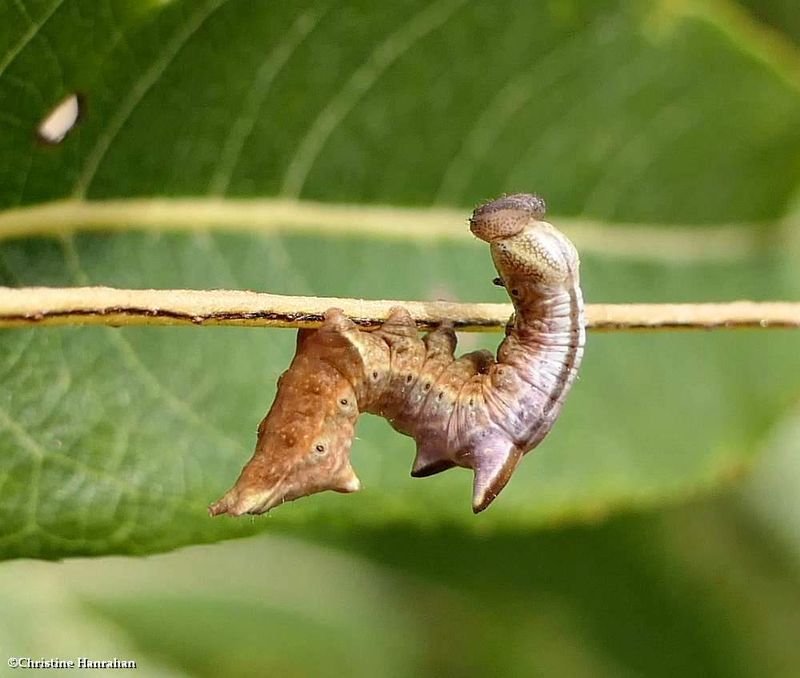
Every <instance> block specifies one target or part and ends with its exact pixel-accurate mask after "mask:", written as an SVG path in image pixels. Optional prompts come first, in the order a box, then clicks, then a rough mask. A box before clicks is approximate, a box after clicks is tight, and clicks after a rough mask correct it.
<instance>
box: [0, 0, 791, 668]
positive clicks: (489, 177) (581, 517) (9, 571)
mask: <svg viewBox="0 0 800 678" xmlns="http://www.w3.org/2000/svg"><path fill="white" fill-rule="evenodd" d="M798 7H800V6H798V5H797V3H796V2H794V1H791V0H767V1H766V2H755V1H753V2H750V1H749V0H747V1H745V0H741V1H739V2H737V1H735V0H707V1H701V0H696V1H692V0H682V1H681V0H661V1H656V0H636V1H634V0H629V1H627V2H626V1H624V0H613V1H612V0H598V1H597V2H588V1H584V2H579V1H577V0H573V1H570V0H548V1H542V2H522V1H521V0H520V1H513V0H509V1H508V2H499V3H479V2H467V1H466V0H439V1H437V2H430V3H426V2H397V3H391V4H389V5H386V6H384V5H380V4H377V3H371V2H366V1H364V2H350V3H337V2H317V1H309V2H297V3H283V4H281V3H267V2H248V1H247V0H173V1H163V0H150V1H147V2H145V1H136V2H134V1H132V0H130V1H126V0H105V1H104V2H101V3H98V2H96V1H95V0H13V1H11V0H10V1H8V2H5V3H3V4H2V5H0V104H2V105H0V284H3V285H10V286H22V285H36V284H39V285H59V286H61V285H76V284H81V285H82V284H108V285H115V286H120V287H189V288H201V289H207V288H236V289H257V290H265V291H271V292H276V293H285V294H315V295H325V296H337V295H338V296H354V297H371V298H408V299H412V298H413V299H458V300H464V301H466V300H470V301H499V300H502V299H503V293H502V290H498V289H495V288H493V287H492V285H491V284H490V280H491V278H492V277H493V271H492V267H491V262H490V260H489V257H488V255H487V252H486V251H485V248H484V246H483V245H482V244H480V243H476V242H474V240H473V239H472V238H471V237H470V236H469V234H468V232H467V230H466V224H465V218H466V216H467V215H468V214H469V211H470V210H471V208H472V206H473V205H474V204H475V203H476V202H478V201H480V200H483V199H486V198H491V197H494V196H496V195H498V194H500V193H503V192H513V191H535V192H539V193H541V194H542V195H543V196H544V197H545V198H546V199H547V201H548V203H549V205H550V216H551V220H552V221H553V222H554V223H555V224H556V225H558V226H560V227H562V228H563V229H564V230H565V231H566V232H567V233H568V234H570V235H572V236H573V237H574V239H575V241H576V244H577V245H578V248H579V250H580V251H581V256H582V262H583V263H582V276H583V284H584V291H585V296H586V298H587V300H588V301H590V302H644V301H651V302H664V301H683V302H691V301H697V302H700V301H724V300H733V299H755V300H767V299H788V300H791V299H798V298H800V274H798V270H797V265H796V262H797V257H798V254H800V244H799V243H800V239H798V237H797V233H796V224H797V217H798V185H799V184H800V44H799V43H800V9H798ZM75 92H77V93H80V94H81V97H82V98H81V101H82V109H83V110H82V115H81V118H80V120H79V122H78V124H77V125H76V126H75V128H74V129H73V130H72V131H71V132H70V133H69V134H68V135H67V137H66V138H65V139H64V141H63V142H62V143H60V144H58V145H54V146H47V145H45V144H43V143H42V142H41V141H38V140H37V138H36V130H37V127H38V125H39V123H40V122H41V121H42V120H43V119H44V118H45V117H46V115H47V113H48V111H50V110H51V109H52V108H53V107H54V106H55V105H56V104H57V103H58V102H59V101H61V100H62V99H63V98H64V97H65V96H68V95H70V94H72V93H75ZM173 199H184V200H186V201H187V202H184V203H180V205H183V206H184V207H180V206H179V204H178V203H177V202H172V203H170V204H171V205H173V208H174V209H176V210H178V211H180V210H181V209H185V214H184V215H183V216H182V220H181V223H182V225H181V227H180V228H176V227H175V224H171V225H170V224H166V223H165V224H158V223H156V224H153V223H152V221H151V220H149V219H147V218H146V212H147V209H148V206H152V205H153V204H155V201H157V200H168V201H169V200H173ZM105 200H116V201H120V202H119V203H117V204H118V205H119V206H120V211H118V212H117V215H118V216H117V217H115V219H114V220H111V221H109V223H107V224H104V223H99V224H97V223H95V224H94V226H93V228H92V229H91V230H90V229H88V228H85V226H88V223H87V224H83V223H71V222H67V221H65V220H64V219H63V218H62V217H63V214H64V213H65V212H66V207H65V205H66V204H67V203H64V202H55V201H70V204H73V205H74V204H80V205H81V206H83V207H85V208H86V210H87V211H86V212H84V213H85V214H93V213H95V212H93V210H97V212H96V213H99V209H100V206H101V205H102V201H105ZM133 200H137V201H138V202H135V203H134V202H133ZM243 200H256V201H257V202H255V203H251V204H250V208H251V209H252V210H253V211H252V212H251V213H250V214H253V215H255V217H253V218H250V217H248V218H245V217H244V216H243V218H242V224H241V225H240V226H239V225H237V224H227V225H226V226H225V228H221V227H220V225H219V224H215V223H214V221H213V217H212V216H210V215H211V214H212V212H211V210H212V207H213V205H214V204H222V205H226V206H231V207H236V206H237V205H240V204H241V205H242V209H243V210H244V209H245V207H244V204H243V203H237V202H236V201H243ZM277 201H280V202H277ZM278 204H280V206H281V207H282V209H285V210H287V212H286V213H288V214H290V215H291V214H293V212H292V210H293V209H296V212H297V213H299V212H300V208H301V207H303V206H308V205H311V204H317V205H318V207H319V209H318V210H317V212H316V214H317V215H318V217H317V218H316V220H313V219H312V220H311V221H310V222H308V223H304V224H301V223H299V222H298V221H297V219H289V218H286V223H282V222H281V218H279V217H275V216H272V215H273V208H274V207H275V206H276V205H278ZM48 206H50V207H49V208H48V209H41V208H47V207H48ZM372 206H384V207H386V209H387V211H386V212H385V213H384V214H386V215H387V218H388V217H389V216H391V218H392V220H393V222H394V223H400V224H401V225H402V224H407V232H408V236H407V237H398V236H397V234H396V233H395V234H394V235H391V234H389V233H388V232H385V231H383V230H382V228H381V223H380V219H378V220H375V219H373V220H372V221H368V222H363V220H362V217H363V214H364V213H363V211H362V210H360V208H363V207H372ZM412 208H416V209H420V208H422V209H423V210H424V209H425V208H432V209H431V210H430V212H426V211H423V212H415V211H412ZM433 208H436V209H435V210H434V209H433ZM336 210H343V212H338V211H336ZM341 213H344V214H345V215H348V214H349V215H352V218H353V221H354V222H359V223H361V226H359V227H358V228H357V229H355V230H351V231H348V230H346V229H343V228H341V227H340V226H338V225H337V218H338V217H337V216H336V215H338V214H341ZM120 214H121V215H122V216H119V215H120ZM243 214H244V212H243ZM195 216H196V217H197V223H196V224H193V223H192V219H193V218H195ZM295 216H296V214H295ZM359 220H362V221H359ZM23 222H24V223H28V224H30V225H31V229H32V230H31V233H24V232H23V233H21V234H20V233H19V226H18V224H19V223H23ZM365 223H366V224H367V225H366V226H365V225H364V224H365ZM187 225H188V226H190V227H189V228H187ZM191 226H194V227H191ZM11 231H15V233H14V236H13V237H11V236H10V232H11ZM498 339H499V337H498V336H481V337H476V336H472V335H471V336H464V337H462V338H461V347H462V349H463V350H471V349H474V348H477V347H480V346H487V347H493V346H494V345H496V343H497V341H498ZM293 343H294V340H293V336H292V333H290V332H286V331H277V330H252V329H236V328H226V329H220V328H169V329H167V328H126V329H113V328H63V329H45V328H42V329H33V330H2V331H0V384H1V385H0V556H2V557H3V558H4V559H5V560H6V562H4V563H2V564H0V600H2V603H3V605H2V609H3V613H2V615H0V651H2V654H4V655H5V656H6V658H7V657H14V656H17V657H27V656H30V657H32V658H40V657H45V658H47V657H54V656H57V657H61V658H75V657H80V656H87V657H91V658H95V659H110V658H112V657H115V656H116V657H119V658H123V659H126V658H127V659H135V660H137V662H138V664H139V672H140V673H139V675H142V674H143V675H175V676H184V675H187V676H218V675H231V676H240V675H241V676H249V675H262V674H263V675H289V676H295V675H296V676H308V675H339V674H341V673H344V672H346V673H351V674H355V675H365V676H366V675H485V674H493V675H520V676H529V675H543V676H606V675H608V676H621V675H630V676H675V675H686V676H694V675H697V676H759V677H760V676H796V675H798V674H799V673H800V643H799V642H798V641H800V499H798V497H800V408H799V407H798V406H799V405H800V398H799V397H798V396H800V350H798V347H799V346H800V343H799V342H798V336H797V334H796V333H793V332H791V331H784V330H770V331H758V332H756V331H752V332H743V331H742V332H728V333H726V332H714V333H693V334H688V333H687V334H671V333H665V334H659V335H657V336H656V335H645V334H627V335H623V334H619V333H614V334H606V335H595V334H593V335H590V336H589V339H588V345H587V352H586V358H585V362H584V366H583V369H582V371H581V379H580V380H579V382H578V383H577V385H576V386H575V389H574V392H573V394H572V395H571V397H570V399H569V401H568V403H567V406H566V407H565V410H564V413H563V416H562V418H561V420H560V421H559V423H558V425H557V426H556V427H555V429H554V431H553V433H552V434H551V435H550V436H549V437H548V439H547V440H546V441H545V443H544V444H543V445H542V446H541V448H540V449H537V451H536V452H535V453H534V454H532V455H529V457H528V458H526V459H525V462H524V463H523V464H522V467H521V468H520V470H519V472H518V473H517V474H516V475H515V477H514V479H513V480H512V482H511V483H510V485H509V487H508V488H507V489H506V490H505V491H504V493H503V495H502V496H501V497H500V498H499V499H498V501H497V502H495V504H494V505H493V506H492V507H491V509H490V510H488V511H486V512H485V513H484V514H481V515H480V516H477V517H476V516H473V515H472V513H471V511H470V509H469V495H470V482H469V476H468V474H466V473H463V472H458V471H457V470H455V471H451V472H449V473H445V474H442V475H440V476H436V477H434V478H430V479H426V480H414V479H411V478H409V477H408V471H409V468H410V463H411V459H412V458H413V443H412V442H411V441H410V440H409V439H407V438H403V437H401V436H399V435H397V434H395V433H394V432H392V431H391V430H390V429H389V428H388V426H386V425H385V423H384V422H382V421H379V420H376V419H367V418H364V420H362V422H360V424H359V438H358V440H357V441H356V444H355V446H354V450H353V462H354V466H355V467H356V470H357V472H358V474H359V476H360V477H361V478H362V481H363V482H364V490H363V491H362V492H360V493H358V494H356V495H353V496H341V495H334V494H332V493H326V494H322V495H317V496H314V497H311V498H309V499H305V500H302V501H299V502H296V503H293V504H290V505H286V506H283V507H281V508H280V509H279V510H276V511H275V512H274V513H271V514H270V515H269V516H266V517H260V518H257V519H250V518H244V519H240V520H219V519H218V520H211V519H209V518H208V517H207V515H206V513H205V506H206V505H207V504H208V503H209V502H210V501H212V500H214V499H216V498H217V497H218V496H219V495H220V494H221V493H222V492H223V491H224V490H225V489H227V487H228V486H230V484H231V483H232V481H233V480H234V479H235V477H236V474H237V473H238V471H239V469H240V467H241V465H242V464H243V463H244V461H245V460H246V459H247V458H248V457H249V455H250V452H251V449H252V445H253V442H254V432H255V427H256V425H257V423H258V421H259V420H260V418H261V417H262V416H263V414H264V412H265V411H266V409H267V407H268V405H269V402H270V401H271V399H272V397H273V395H274V383H275V379H276V377H277V375H278V374H279V373H280V372H281V371H282V370H283V369H284V368H285V366H286V365H287V364H288V361H289V359H290V356H291V352H292V347H293ZM233 537H249V538H247V539H239V540H236V541H225V540H228V539H230V538H233ZM178 547H181V548H179V549H178ZM173 549H178V550H174V551H173V552H171V553H167V552H168V551H172V550H173ZM59 559H63V561H62V562H49V561H55V560H59ZM0 659H3V658H2V657H0ZM6 671H8V672H9V673H10V674H11V673H13V671H12V670H11V669H7V668H6V666H5V663H4V661H3V662H2V663H0V675H5V672H6ZM70 675H75V674H74V673H71V674H70Z"/></svg>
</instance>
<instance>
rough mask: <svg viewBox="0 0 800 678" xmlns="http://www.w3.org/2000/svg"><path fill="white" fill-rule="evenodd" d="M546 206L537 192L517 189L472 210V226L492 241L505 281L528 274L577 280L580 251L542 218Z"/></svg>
mask: <svg viewBox="0 0 800 678" xmlns="http://www.w3.org/2000/svg"><path fill="white" fill-rule="evenodd" d="M545 210H546V208H545V203H544V200H542V199H541V198H539V197H538V196H535V195H529V194H527V193H515V194H514V195H507V196H503V197H502V198H498V199H497V200H492V201H491V202H488V203H485V204H483V205H479V206H478V207H477V208H476V209H475V211H474V212H473V214H472V218H471V219H470V229H471V230H472V232H473V233H474V234H475V235H476V236H477V237H479V238H480V239H481V240H484V241H486V242H488V243H489V245H490V248H491V252H492V259H493V260H494V263H495V267H496V268H497V271H498V273H500V277H501V278H502V279H503V280H504V281H509V280H512V279H514V278H528V279H533V280H534V281H535V282H536V283H538V284H542V285H547V286H552V287H559V286H566V285H572V284H575V283H577V282H578V280H577V276H578V264H579V261H578V253H577V251H576V250H575V247H574V245H573V244H572V243H571V242H570V241H569V240H568V239H567V238H566V236H564V235H563V234H562V233H560V232H559V231H558V230H556V228H554V227H553V226H552V225H551V224H549V223H547V222H546V221H542V217H544V215H545Z"/></svg>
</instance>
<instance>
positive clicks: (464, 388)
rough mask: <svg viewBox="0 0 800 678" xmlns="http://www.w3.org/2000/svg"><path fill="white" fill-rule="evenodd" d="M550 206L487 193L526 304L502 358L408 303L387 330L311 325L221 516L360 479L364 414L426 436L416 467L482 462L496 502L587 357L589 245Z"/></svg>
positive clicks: (481, 219)
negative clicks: (583, 271) (554, 219)
mask: <svg viewBox="0 0 800 678" xmlns="http://www.w3.org/2000/svg"><path fill="white" fill-rule="evenodd" d="M544 214H545V204H544V201H543V200H542V199H541V198H538V197H536V196H533V195H527V194H515V195H508V196H504V197H501V198H498V199H497V200H493V201H491V202H488V203H485V204H483V205H480V206H479V207H478V208H476V209H475V211H474V213H473V215H472V218H471V219H470V228H471V230H472V232H473V233H474V234H475V235H476V236H477V237H478V238H480V239H481V240H484V241H486V242H487V243H489V247H490V250H491V254H492V259H493V260H494V265H495V268H496V269H497V272H498V274H499V276H500V277H499V280H497V281H496V282H497V283H498V284H501V285H502V286H503V287H505V289H506V290H507V291H508V293H509V295H510V296H511V301H512V303H513V305H514V310H515V313H514V315H513V316H512V317H511V319H510V320H509V322H508V325H507V327H506V336H505V339H503V341H502V343H501V344H500V346H499V348H498V350H497V357H496V359H495V357H494V356H492V355H491V353H489V352H488V351H475V352H473V353H467V354H466V355H463V356H461V357H460V358H455V357H454V351H455V348H456V336H455V333H454V332H453V329H452V327H449V326H447V325H444V326H441V327H439V328H437V329H436V330H434V331H432V332H430V333H429V334H427V335H425V336H424V337H422V338H420V337H419V336H418V334H417V329H416V325H415V323H414V320H413V319H412V318H411V316H410V315H409V314H408V312H407V311H406V310H405V309H403V308H399V307H398V308H395V309H393V310H392V312H391V314H390V315H389V317H388V318H387V320H386V322H385V323H383V325H382V326H381V327H380V329H378V330H376V331H374V332H365V331H361V330H359V329H358V328H357V327H356V325H355V324H354V323H353V322H352V321H350V320H349V319H348V318H346V317H345V316H344V314H343V313H342V312H341V311H340V310H338V309H335V308H333V309H330V310H328V311H327V312H326V314H325V321H324V323H323V325H322V326H321V327H320V328H319V329H317V330H300V331H299V332H298V335H297V350H296V354H295V357H294V360H293V361H292V364H291V365H290V366H289V369H288V370H287V371H286V372H284V373H283V375H281V377H280V378H279V380H278V392H277V395H276V397H275V401H274V403H273V404H272V407H271V408H270V411H269V413H268V414H267V416H266V418H265V419H264V420H263V421H262V422H261V425H260V426H259V428H258V442H257V444H256V450H255V453H254V454H253V457H252V459H250V461H249V462H248V463H247V465H246V466H245V467H244V469H243V470H242V473H241V475H240V476H239V479H238V481H237V482H236V484H235V485H234V487H233V488H232V489H231V490H229V491H228V492H227V493H226V494H225V496H223V497H222V498H221V499H220V500H219V501H217V502H216V503H214V504H212V505H211V507H210V508H209V511H210V513H211V515H219V514H223V513H228V514H231V515H241V514H244V513H251V514H257V513H264V512H266V511H268V510H269V509H271V508H273V507H275V506H277V505H279V504H281V503H283V502H286V501H291V500H292V499H298V498H300V497H305V496H307V495H310V494H314V493H315V492H322V491H323V490H335V491H337V492H355V491H357V490H358V489H360V487H361V483H360V481H359V479H358V477H357V476H356V474H355V471H354V470H353V467H352V466H351V465H350V447H351V445H352V443H353V435H354V430H355V423H356V419H357V418H358V416H359V414H360V413H362V412H370V413H372V414H377V415H380V416H382V417H385V418H386V419H388V421H389V423H390V424H391V425H392V426H393V427H394V428H395V429H396V430H397V431H399V432H400V433H404V434H406V435H408V436H411V437H412V438H413V439H414V440H415V441H416V443H417V454H416V458H415V459H414V464H413V467H412V470H411V475H412V476H414V477H423V476H429V475H432V474H434V473H439V472H440V471H445V470H447V469H449V468H452V467H454V466H461V467H464V468H469V469H472V470H473V472H474V482H473V492H472V508H473V510H474V511H475V512H476V513H478V512H479V511H482V510H483V509H485V508H486V507H487V506H489V504H490V503H491V502H492V501H493V500H494V499H495V497H497V495H498V494H499V493H500V491H501V490H502V489H503V487H505V485H506V483H507V482H508V481H509V479H510V478H511V475H512V474H513V473H514V470H515V469H516V468H517V465H518V464H519V462H520V460H521V459H522V457H523V455H524V454H526V453H527V452H529V451H530V450H532V449H533V448H534V447H536V446H537V445H538V444H539V443H540V442H541V441H542V439H543V438H544V437H545V436H546V435H547V433H548V432H549V431H550V428H551V427H552V426H553V423H554V422H555V420H556V417H557V416H558V414H559V411H560V409H561V407H562V405H563V403H564V399H565V398H566V396H567V393H568V392H569V389H570V387H571V386H572V383H573V382H574V381H575V377H576V375H577V371H578V367H579V365H580V362H581V358H582V356H583V347H584V342H585V331H584V324H585V323H584V313H583V299H582V296H581V290H580V286H579V275H578V266H579V261H578V254H577V252H576V251H575V248H574V247H573V245H572V243H571V242H570V241H569V240H568V239H567V238H566V237H565V236H564V235H563V234H561V233H560V232H559V231H558V230H556V229H555V228H554V227H553V226H552V225H551V224H549V223H547V222H546V221H543V220H542V218H543V217H544Z"/></svg>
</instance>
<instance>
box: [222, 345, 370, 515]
mask: <svg viewBox="0 0 800 678" xmlns="http://www.w3.org/2000/svg"><path fill="white" fill-rule="evenodd" d="M309 334H311V335H312V336H311V337H307V338H304V337H303V336H302V333H301V337H300V340H299V341H298V345H299V349H298V350H299V352H298V355H297V356H296V357H295V360H294V361H293V363H292V365H291V367H290V368H289V369H288V370H287V371H286V372H285V373H284V374H283V376H282V377H281V378H280V380H279V381H278V394H277V396H276V398H275V402H274V403H273V405H272V408H271V409H270V411H269V414H267V416H266V418H265V419H264V420H263V421H262V422H261V425H260V426H259V428H258V441H257V443H256V450H255V453H254V454H253V457H252V459H250V461H249V462H248V463H247V465H246V466H245V467H244V469H243V470H242V473H241V475H240V476H239V479H238V480H237V481H236V484H235V485H234V486H233V488H231V489H230V490H229V491H228V492H227V493H226V494H225V496H223V497H222V499H220V500H219V501H217V502H216V503H214V504H212V505H211V506H210V507H209V512H210V513H211V515H212V516H215V515H220V514H223V513H228V514H230V515H241V514H243V513H253V514H258V513H265V512H266V511H269V510H270V509H271V508H273V507H275V506H277V505H279V504H282V503H284V502H287V501H291V500H293V499H298V498H300V497H305V496H307V495H310V494H315V493H316V492H323V491H324V490H334V491H336V492H356V491H357V490H359V489H360V488H361V483H360V481H359V479H358V477H357V476H356V474H355V472H354V471H353V467H352V466H351V465H350V447H351V445H352V443H353V436H354V433H355V421H356V418H357V417H358V406H357V403H356V398H355V393H354V392H353V389H352V386H351V385H350V384H349V382H347V380H346V379H344V377H343V376H342V374H341V373H340V372H339V371H338V370H336V369H334V368H333V367H332V366H331V365H330V364H329V363H327V362H325V361H321V360H320V359H319V357H318V355H317V352H316V350H315V347H316V345H317V344H318V343H319V341H317V338H316V337H314V336H313V335H314V334H319V333H309ZM322 338H323V339H324V336H323V337H322Z"/></svg>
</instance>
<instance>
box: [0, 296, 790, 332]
mask: <svg viewBox="0 0 800 678" xmlns="http://www.w3.org/2000/svg"><path fill="white" fill-rule="evenodd" d="M393 306H403V307H405V308H406V309H408V311H409V312H410V313H411V315H412V316H413V317H414V318H415V319H416V321H417V325H418V326H419V327H420V329H429V328H432V327H435V326H437V325H438V324H440V323H441V322H443V321H450V322H452V323H453V324H454V325H455V327H456V328H457V329H458V330H461V331H471V332H494V331H499V330H501V329H502V328H503V327H504V325H505V323H506V321H507V320H508V318H509V316H510V315H511V310H512V309H511V305H510V304H471V303H450V302H443V301H431V302H426V301H389V300H383V301H366V300H363V299H339V298H335V297H290V296H282V295H277V294H264V293H257V292H246V291H240V290H123V289H114V288H110V287H67V288H53V287H22V288H8V287H0V327H25V326H38V325H110V326H130V325H238V326H247V327H318V326H319V324H320V323H321V321H322V315H323V313H324V312H325V310H326V309H328V308H331V307H337V308H341V309H342V310H343V311H344V312H345V314H347V315H348V316H350V317H351V318H352V319H353V320H354V321H355V322H356V323H357V324H358V325H360V326H361V327H364V328H365V329H370V328H375V327H377V326H378V325H380V323H381V322H382V321H383V320H384V319H385V318H386V316H387V315H388V313H389V309H391V308H392V307H393ZM587 327H588V328H589V329H593V330H604V331H616V330H671V329H687V330H688V329H718V328H748V327H749V328H767V327H800V302H794V303H789V302H761V303H758V302H752V301H735V302H730V303H722V304H589V305H588V306H587Z"/></svg>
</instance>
